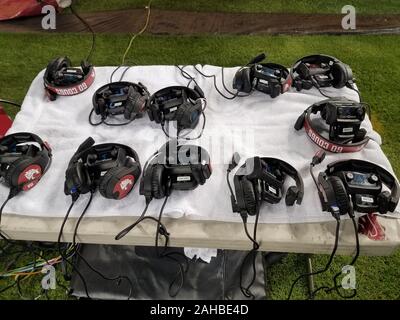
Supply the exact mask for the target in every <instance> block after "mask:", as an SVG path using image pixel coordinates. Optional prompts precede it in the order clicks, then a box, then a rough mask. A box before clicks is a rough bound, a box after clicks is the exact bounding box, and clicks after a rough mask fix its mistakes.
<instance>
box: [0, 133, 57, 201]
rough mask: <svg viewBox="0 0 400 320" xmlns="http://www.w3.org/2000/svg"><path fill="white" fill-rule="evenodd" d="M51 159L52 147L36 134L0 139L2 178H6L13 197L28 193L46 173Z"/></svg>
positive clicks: (16, 135)
mask: <svg viewBox="0 0 400 320" xmlns="http://www.w3.org/2000/svg"><path fill="white" fill-rule="evenodd" d="M35 144H37V145H39V147H38V146H37V145H35ZM51 157H52V153H51V148H50V146H49V145H48V143H47V142H44V141H43V140H42V139H41V138H40V137H39V136H37V135H36V134H33V133H29V132H18V133H14V134H10V135H7V136H5V137H3V138H1V139H0V177H3V178H4V181H5V183H6V185H7V186H8V187H10V189H11V192H12V193H13V195H16V194H17V193H18V192H20V191H28V190H30V189H31V188H33V187H34V186H35V185H36V184H37V183H38V182H39V181H40V179H41V178H42V176H43V175H44V174H45V173H46V171H47V170H48V168H49V167H50V164H51Z"/></svg>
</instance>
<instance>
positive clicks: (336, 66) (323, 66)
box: [290, 54, 354, 91]
mask: <svg viewBox="0 0 400 320" xmlns="http://www.w3.org/2000/svg"><path fill="white" fill-rule="evenodd" d="M290 73H291V78H292V80H293V83H292V85H293V87H295V88H296V89H297V91H300V90H309V89H311V88H312V87H317V88H323V87H334V88H336V89H340V88H343V87H345V86H349V87H353V83H354V78H353V72H352V70H351V68H350V66H349V65H347V64H345V63H343V62H341V61H340V60H338V59H337V58H335V57H332V56H328V55H324V54H315V55H310V56H306V57H303V58H301V59H299V60H297V61H296V63H295V64H294V65H293V67H292V69H291V71H290Z"/></svg>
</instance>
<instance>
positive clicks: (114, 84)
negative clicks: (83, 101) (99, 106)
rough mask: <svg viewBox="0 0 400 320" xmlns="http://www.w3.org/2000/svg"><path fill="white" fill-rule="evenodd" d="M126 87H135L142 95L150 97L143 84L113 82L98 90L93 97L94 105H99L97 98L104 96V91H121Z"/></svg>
mask: <svg viewBox="0 0 400 320" xmlns="http://www.w3.org/2000/svg"><path fill="white" fill-rule="evenodd" d="M124 87H134V88H135V89H136V90H137V91H138V92H139V93H140V94H141V95H145V94H147V95H149V92H148V91H147V89H146V87H145V86H144V85H143V84H142V83H140V82H139V83H134V82H129V81H117V82H111V83H107V84H105V85H104V86H102V87H100V88H99V89H97V90H96V92H95V94H94V95H93V104H95V103H97V102H96V96H97V95H100V94H102V93H103V92H104V91H106V90H108V89H110V90H113V89H121V88H124Z"/></svg>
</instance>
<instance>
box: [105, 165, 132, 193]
mask: <svg viewBox="0 0 400 320" xmlns="http://www.w3.org/2000/svg"><path fill="white" fill-rule="evenodd" d="M134 171H135V170H134V169H133V168H126V167H115V168H111V169H110V170H108V171H107V173H106V174H105V175H104V176H103V177H102V178H101V181H100V183H99V191H100V194H101V195H102V196H103V197H105V198H107V199H115V200H120V199H122V198H125V197H126V196H127V195H128V194H129V192H131V191H132V189H133V187H134V185H135V184H136V181H137V176H136V175H135V172H134Z"/></svg>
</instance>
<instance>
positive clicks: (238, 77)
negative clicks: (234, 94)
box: [233, 67, 252, 93]
mask: <svg viewBox="0 0 400 320" xmlns="http://www.w3.org/2000/svg"><path fill="white" fill-rule="evenodd" d="M250 72H251V69H250V68H249V67H244V68H242V69H239V70H238V71H237V72H236V74H235V77H234V78H233V88H234V89H236V90H238V91H240V92H245V93H250V92H251V89H252V86H251V82H250Z"/></svg>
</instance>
